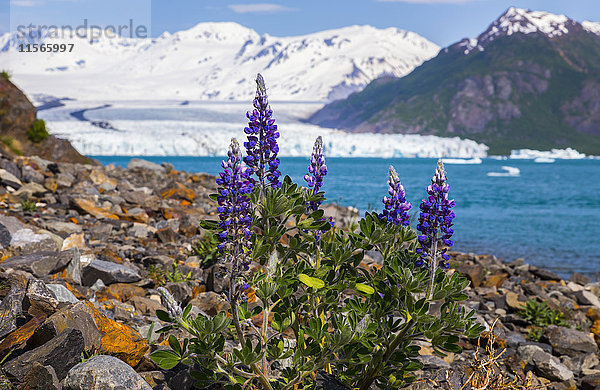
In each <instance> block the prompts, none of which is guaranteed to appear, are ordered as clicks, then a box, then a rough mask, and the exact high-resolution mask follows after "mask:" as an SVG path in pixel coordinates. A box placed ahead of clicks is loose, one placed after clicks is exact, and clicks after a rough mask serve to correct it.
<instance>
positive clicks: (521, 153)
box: [510, 148, 585, 160]
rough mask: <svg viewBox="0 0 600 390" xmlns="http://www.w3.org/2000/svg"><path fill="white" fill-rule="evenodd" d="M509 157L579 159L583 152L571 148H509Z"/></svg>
mask: <svg viewBox="0 0 600 390" xmlns="http://www.w3.org/2000/svg"><path fill="white" fill-rule="evenodd" d="M510 158H511V159H514V160H519V159H521V160H525V159H527V160H533V159H536V158H552V159H564V160H579V159H583V158H585V154H583V153H579V152H578V151H577V150H575V149H572V148H566V149H551V150H549V151H539V150H532V149H519V150H511V152H510Z"/></svg>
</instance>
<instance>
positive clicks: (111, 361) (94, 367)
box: [62, 355, 152, 390]
mask: <svg viewBox="0 0 600 390" xmlns="http://www.w3.org/2000/svg"><path fill="white" fill-rule="evenodd" d="M62 386H63V387H62V388H63V390H151V389H152V388H151V387H150V385H149V384H148V383H147V382H146V381H145V380H144V379H143V378H142V377H141V376H140V375H139V374H138V373H137V372H135V370H134V369H133V368H131V367H130V366H128V365H127V364H125V363H124V362H122V361H121V360H119V359H117V358H115V357H113V356H107V355H98V356H94V357H93V358H91V359H89V360H88V361H85V362H83V363H79V364H77V365H76V366H75V367H73V368H72V369H71V370H70V371H69V373H68V375H67V377H66V378H65V380H64V381H63V383H62Z"/></svg>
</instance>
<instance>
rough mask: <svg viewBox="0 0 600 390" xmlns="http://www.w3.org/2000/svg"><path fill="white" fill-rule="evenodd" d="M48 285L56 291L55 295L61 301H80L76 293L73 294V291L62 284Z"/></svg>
mask: <svg viewBox="0 0 600 390" xmlns="http://www.w3.org/2000/svg"><path fill="white" fill-rule="evenodd" d="M46 287H48V289H49V290H50V291H52V292H53V293H54V296H55V297H56V300H57V301H58V302H59V303H63V302H67V303H77V302H79V299H77V297H75V295H73V293H72V292H71V291H70V290H69V289H68V288H66V287H65V286H63V285H62V284H47V285H46Z"/></svg>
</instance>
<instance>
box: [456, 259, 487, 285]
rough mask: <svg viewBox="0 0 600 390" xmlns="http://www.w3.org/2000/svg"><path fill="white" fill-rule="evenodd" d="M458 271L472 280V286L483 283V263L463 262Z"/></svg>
mask: <svg viewBox="0 0 600 390" xmlns="http://www.w3.org/2000/svg"><path fill="white" fill-rule="evenodd" d="M458 272H460V273H461V274H463V275H465V276H466V277H467V279H469V280H470V281H471V287H479V286H481V284H482V283H483V266H482V265H481V264H462V265H460V266H459V267H458Z"/></svg>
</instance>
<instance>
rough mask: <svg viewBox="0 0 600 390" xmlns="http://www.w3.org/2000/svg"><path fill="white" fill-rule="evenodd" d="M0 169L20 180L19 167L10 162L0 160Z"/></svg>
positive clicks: (3, 159)
mask: <svg viewBox="0 0 600 390" xmlns="http://www.w3.org/2000/svg"><path fill="white" fill-rule="evenodd" d="M0 168H1V169H4V170H6V171H7V172H8V173H12V174H13V175H14V176H15V177H16V178H17V179H19V180H20V179H22V177H21V170H20V169H19V166H18V165H17V164H15V163H14V162H12V161H11V160H7V159H5V158H0Z"/></svg>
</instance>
